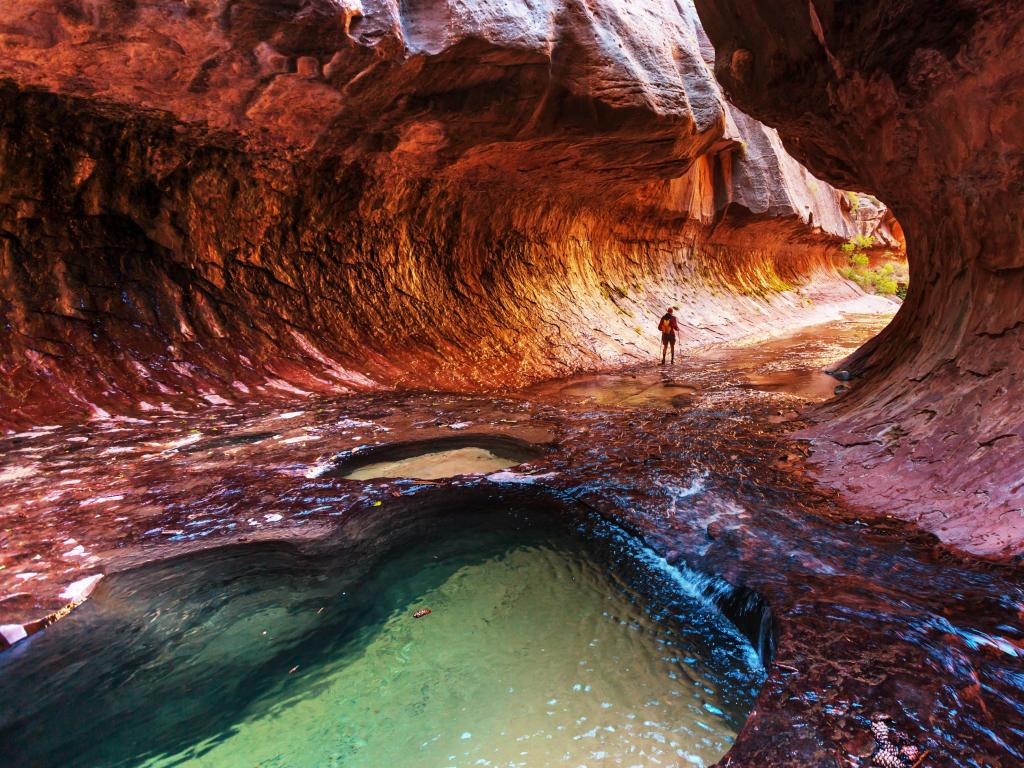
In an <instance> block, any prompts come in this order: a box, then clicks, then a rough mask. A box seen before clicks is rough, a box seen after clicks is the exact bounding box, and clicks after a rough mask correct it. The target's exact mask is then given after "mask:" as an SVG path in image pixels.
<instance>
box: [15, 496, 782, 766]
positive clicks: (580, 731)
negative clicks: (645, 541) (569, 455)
mask: <svg viewBox="0 0 1024 768" xmlns="http://www.w3.org/2000/svg"><path fill="white" fill-rule="evenodd" d="M576 527H579V526H578V525H577V524H572V525H566V524H563V523H561V522H559V523H557V524H556V523H554V522H553V521H551V520H549V519H547V518H546V517H545V516H543V515H542V516H540V519H538V517H537V516H535V515H529V514H524V513H515V512H504V511H502V512H493V511H491V512H487V513H480V514H467V513H466V512H465V511H464V510H463V511H461V512H460V513H459V514H458V515H455V516H448V515H445V514H442V515H437V516H432V517H430V518H429V519H425V520H422V521H415V522H412V523H408V522H406V523H403V524H402V525H400V526H398V527H397V528H395V529H394V530H392V529H391V528H390V527H389V526H385V527H383V528H373V529H372V530H368V531H364V532H363V533H361V534H360V535H359V536H358V537H356V538H358V541H341V542H337V543H336V544H335V546H334V547H333V548H332V549H331V550H330V552H327V551H318V552H317V553H316V554H311V553H309V552H301V551H299V550H298V549H296V548H294V547H291V546H287V545H249V546H243V547H233V548H230V549H222V550H217V551H213V552H207V553H203V554H199V555H194V556H190V557H184V558H179V559H176V560H174V561H171V562H166V563H163V564H159V565H153V566H147V567H145V568H142V569H138V570H135V571H131V572H128V573H125V574H122V575H120V576H115V577H111V578H108V579H107V580H106V581H105V582H103V583H102V584H103V586H102V587H101V588H100V590H99V591H98V592H97V593H96V595H95V598H94V599H93V600H92V601H90V602H89V603H87V604H86V605H85V606H83V608H82V609H80V610H79V611H77V612H75V613H74V614H73V615H72V616H71V617H70V618H69V619H67V620H65V621H63V622H60V623H59V624H57V625H55V626H54V627H52V628H51V629H49V630H47V631H46V632H44V633H43V634H41V635H38V636H36V637H34V638H32V639H31V640H30V641H28V642H26V643H24V644H23V645H21V646H18V647H17V648H16V649H15V650H14V651H12V652H10V653H7V654H5V655H4V656H3V657H2V659H0V701H2V704H0V742H2V743H3V744H4V745H5V751H6V752H8V759H9V760H10V761H11V764H12V765H24V766H28V765H32V766H58V765H59V766H71V765H75V766H79V765H80V766H171V765H186V764H187V765H189V766H209V767H210V768H214V767H216V768H242V767H243V766H244V767H245V768H251V767H252V766H288V767H289V768H322V767H323V766H351V767H352V768H381V767H383V766H409V767H410V768H414V767H416V768H418V767H421V766H422V768H437V767H439V766H459V767H462V766H524V767H525V766H548V765H571V766H619V765H622V766H665V765H709V764H711V763H713V762H715V761H716V760H718V759H719V758H720V757H721V756H722V755H723V754H724V753H725V751H726V750H728V748H729V746H730V745H731V743H732V741H733V738H734V736H735V734H736V732H737V730H738V729H739V727H740V726H741V725H742V723H743V721H744V719H745V717H746V714H747V713H748V712H749V709H750V707H751V706H752V702H753V698H754V696H755V695H756V692H757V690H758V687H759V686H760V683H761V682H762V679H763V670H762V667H761V664H760V662H759V660H758V659H757V656H756V654H755V653H754V652H753V649H752V648H751V646H750V645H749V643H748V642H747V641H746V640H745V639H744V638H743V637H742V636H741V635H740V634H739V633H738V632H737V631H736V630H735V629H734V628H733V626H732V625H731V624H730V623H729V622H728V621H727V620H726V619H725V618H724V617H723V616H722V615H721V614H719V613H718V612H717V611H716V610H714V609H713V608H712V607H710V606H709V604H707V603H706V602H705V601H703V600H702V599H701V598H700V597H699V596H697V595H696V594H695V593H693V592H692V590H691V589H690V588H689V587H688V585H687V583H686V582H685V579H683V578H682V577H681V576H680V574H679V573H678V572H675V571H674V570H673V569H671V568H669V567H668V566H667V565H666V564H665V563H664V561H660V560H659V559H658V558H656V557H655V556H654V555H653V554H652V553H650V552H649V551H646V550H644V549H643V548H642V547H640V546H638V545H637V544H636V543H635V542H634V541H633V540H631V539H630V537H628V536H626V535H625V534H623V533H621V532H619V531H617V530H616V529H613V528H609V527H606V526H604V525H597V524H588V525H586V526H582V530H575V529H574V528H576ZM420 609H429V610H430V611H431V612H430V613H429V614H428V615H425V616H423V617H422V618H414V613H415V612H416V611H418V610H420Z"/></svg>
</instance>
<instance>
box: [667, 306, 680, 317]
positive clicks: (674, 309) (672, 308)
mask: <svg viewBox="0 0 1024 768" xmlns="http://www.w3.org/2000/svg"><path fill="white" fill-rule="evenodd" d="M677 309H679V307H669V308H668V314H670V315H671V314H673V313H674V312H675V311H676V310H677Z"/></svg>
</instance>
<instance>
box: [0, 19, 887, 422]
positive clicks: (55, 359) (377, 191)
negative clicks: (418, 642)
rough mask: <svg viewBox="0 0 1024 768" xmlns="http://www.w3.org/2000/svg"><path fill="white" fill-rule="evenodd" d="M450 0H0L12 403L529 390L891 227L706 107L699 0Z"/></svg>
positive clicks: (726, 331) (714, 334)
mask: <svg viewBox="0 0 1024 768" xmlns="http://www.w3.org/2000/svg"><path fill="white" fill-rule="evenodd" d="M459 8H461V10H459V11H458V13H456V10H455V6H450V5H449V4H448V3H445V2H432V3H416V4H404V3H403V4H401V5H398V4H395V3H393V2H367V3H364V4H363V5H362V6H361V9H360V8H357V7H356V5H353V4H351V3H349V4H345V3H341V4H336V3H318V2H313V3H286V4H281V3H263V2H236V3H230V4H226V5H225V4H214V3H206V2H202V1H201V0H195V1H193V2H188V3H184V4H183V3H178V2H170V1H169V0H168V2H158V3H154V4H148V5H146V6H137V5H134V4H126V5H110V4H92V3H82V4H75V3H53V2H48V1H46V0H34V2H29V3H25V4H23V5H21V6H19V7H18V8H17V9H11V12H10V14H9V18H8V19H7V20H6V21H5V22H4V24H3V26H0V35H2V40H3V42H4V43H5V46H4V47H3V49H2V53H0V73H2V74H3V76H4V78H5V79H4V81H3V85H2V87H0V101H2V106H3V109H2V116H0V275H2V287H0V311H2V313H3V315H2V317H3V322H4V326H5V330H6V333H5V334H4V339H3V341H2V342H0V343H2V349H0V365H2V366H3V371H4V373H5V374H6V375H5V383H4V391H3V393H2V395H0V397H2V399H3V404H4V405H5V406H6V407H5V409H4V410H5V416H4V419H5V421H7V422H8V423H10V424H18V423H25V422H33V423H38V422H40V421H53V420H59V419H66V418H77V417H81V416H94V415H100V416H102V415H103V414H105V413H115V412H123V411H124V410H125V409H126V408H130V409H134V410H137V409H139V408H141V409H143V410H150V409H166V408H171V407H180V406H182V405H188V404H192V405H194V404H195V402H196V400H197V397H196V396H198V399H199V402H202V401H203V400H204V399H205V401H206V402H210V403H219V402H222V401H224V400H237V399H242V400H248V399H258V398H267V397H275V396H281V397H295V396H298V395H302V394H303V393H307V392H335V393H337V392H348V391H353V390H361V389H369V388H375V387H381V386H400V387H412V388H415V387H435V388H442V389H455V390H473V389H481V388H497V387H505V386H509V385H517V384H525V383H527V382H529V381H532V380H535V379H537V378H538V377H541V376H550V375H557V374H563V373H568V372H571V371H574V370H581V369H585V368H594V367H598V366H602V365H611V364H614V363H618V362H622V361H627V360H636V359H639V358H643V357H644V356H646V355H648V354H652V353H653V351H654V349H653V347H654V346H656V338H655V337H654V335H653V334H652V333H651V328H650V326H651V325H652V319H653V318H656V317H657V316H658V315H659V314H660V312H661V311H663V307H664V306H665V305H666V304H668V303H674V304H680V305H683V306H684V310H685V311H684V313H683V315H684V317H683V323H684V326H686V327H687V333H686V337H687V338H688V339H689V340H690V341H691V342H692V343H700V342H710V341H714V340H718V339H721V338H728V337H730V336H736V335H739V334H742V333H745V332H749V331H751V330H754V329H756V328H758V327H766V326H767V325H768V324H772V323H775V324H777V323H781V322H784V321H785V318H786V316H787V314H788V313H790V312H791V311H792V309H793V307H794V306H796V305H798V304H800V303H804V302H805V301H806V298H808V297H811V298H814V297H817V296H819V295H822V294H830V296H831V297H833V298H834V295H835V293H836V291H837V290H838V291H839V292H840V293H842V290H843V289H840V288H837V285H838V283H837V282H836V281H835V274H834V271H833V270H832V266H831V259H832V255H833V253H835V252H836V249H837V246H838V245H839V244H840V243H842V242H843V240H845V239H846V238H847V237H849V236H850V234H852V233H853V232H855V231H858V228H860V229H862V228H863V227H864V226H869V227H875V228H879V230H878V231H880V232H883V233H885V234H886V236H887V237H888V230H887V229H886V226H885V222H884V221H882V220H881V218H879V219H878V220H875V221H870V222H866V223H865V222H863V221H859V222H858V221H854V220H852V219H851V217H850V213H849V211H848V210H845V209H844V208H843V206H842V205H841V195H839V194H838V193H837V192H836V191H835V190H834V189H832V188H831V187H829V186H828V185H827V184H824V183H819V182H817V181H816V180H815V179H814V178H813V177H812V176H810V174H808V173H807V171H806V170H805V169H804V168H802V167H801V166H799V164H797V163H796V162H795V161H793V160H792V158H790V157H789V156H788V155H786V153H785V151H784V150H783V149H782V145H781V142H780V141H779V139H778V136H777V135H776V134H775V133H774V132H773V131H771V130H769V129H766V128H765V127H764V126H762V125H761V124H760V123H757V122H756V121H754V120H751V119H750V118H747V117H746V116H745V115H743V114H742V113H739V112H738V111H736V110H734V109H733V108H731V107H730V106H729V105H728V104H727V103H726V102H725V100H724V99H723V97H722V94H721V92H720V90H719V88H718V85H717V83H716V82H715V80H714V78H713V76H712V75H711V72H710V56H711V51H710V45H709V44H708V42H707V40H706V38H705V37H704V36H703V32H702V30H701V29H700V26H699V23H698V21H697V19H696V16H695V14H694V12H693V9H692V7H683V8H682V9H680V7H679V6H677V5H676V4H674V3H673V4H670V5H666V4H659V3H653V4H650V5H649V6H648V5H645V6H633V5H629V6H626V5H624V4H620V3H614V2H608V3H602V4H582V3H575V2H573V3H565V4H561V3H551V4H538V5H537V6H536V7H533V8H532V9H530V8H525V7H520V6H519V5H517V4H504V3H497V2H480V3H477V4H475V5H474V6H473V7H472V8H471V9H468V10H467V9H466V8H465V7H463V6H459ZM830 281H831V282H830ZM800 285H803V286H805V292H804V295H802V296H797V295H796V294H795V293H794V292H792V291H789V290H788V289H790V288H792V287H794V286H800ZM846 290H847V291H848V290H849V289H846ZM830 292H831V293H830ZM847 295H852V293H848V294H847Z"/></svg>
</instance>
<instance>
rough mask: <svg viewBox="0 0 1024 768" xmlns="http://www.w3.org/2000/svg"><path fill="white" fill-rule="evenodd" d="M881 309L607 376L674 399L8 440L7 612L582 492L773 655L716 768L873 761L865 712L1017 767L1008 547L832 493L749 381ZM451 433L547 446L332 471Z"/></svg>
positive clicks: (951, 747) (292, 418)
mask: <svg viewBox="0 0 1024 768" xmlns="http://www.w3.org/2000/svg"><path fill="white" fill-rule="evenodd" d="M884 323H885V318H876V319H874V320H871V319H868V318H864V319H863V320H862V321H858V322H855V323H850V324H848V325H847V326H845V329H846V330H845V334H844V331H843V330H842V329H840V328H839V327H836V326H832V327H825V328H818V329H815V330H814V331H813V332H810V331H809V332H807V333H806V334H804V335H803V336H802V337H797V338H795V339H790V343H789V348H790V350H791V353H790V356H788V357H787V356H786V355H785V354H784V353H782V352H781V351H778V350H779V349H781V347H779V348H775V347H773V346H772V345H764V344H762V345H757V344H752V345H749V346H748V347H746V348H740V349H736V350H732V351H730V352H727V351H725V350H716V351H713V352H712V353H711V354H709V357H708V358H707V359H698V358H695V357H690V356H684V357H683V359H681V360H680V361H679V362H677V364H676V366H675V367H674V368H672V369H670V370H666V371H665V372H664V374H663V373H662V372H661V371H660V369H658V368H657V367H656V366H652V365H648V366H645V367H643V368H637V369H635V370H632V371H625V372H623V373H622V374H621V377H622V378H626V379H630V380H632V377H633V376H634V375H635V376H636V377H637V378H636V380H637V381H642V382H650V385H651V386H653V385H654V384H656V383H657V382H658V381H659V380H660V381H664V382H667V383H670V384H671V385H672V386H678V385H679V384H681V383H685V385H686V386H687V387H690V388H692V389H693V390H694V393H693V394H692V395H690V399H689V400H688V401H687V402H686V403H685V404H683V403H678V404H675V403H674V402H673V401H672V400H671V399H670V404H669V406H666V405H665V404H664V403H654V404H651V403H644V404H641V405H635V404H628V403H625V404H624V403H621V402H620V403H613V404H600V403H596V402H594V400H593V399H586V398H582V399H581V398H580V397H579V396H578V395H577V393H576V392H574V391H572V388H570V391H568V392H566V391H565V389H566V387H565V386H560V385H557V384H551V385H543V386H545V387H547V386H550V387H551V388H552V390H553V391H552V392H545V393H533V392H530V391H526V392H521V393H509V394H506V395H504V396H501V397H481V396H472V395H430V394H403V395H395V394H366V395H356V396H353V397H349V398H344V399H340V400H339V399H327V398H309V399H307V400H304V401H302V404H301V405H297V406H294V407H293V409H292V410H287V411H285V410H281V409H274V408H269V407H265V406H260V407H252V408H245V409H239V408H236V407H233V406H223V405H222V406H211V408H210V409H209V410H208V411H207V412H206V413H204V414H201V415H192V416H188V417H185V416H174V415H165V416H160V417H152V416H150V417H147V420H146V421H142V419H138V420H136V421H128V420H126V419H120V420H110V421H105V422H97V423H94V424H91V425H89V426H88V427H62V428H57V429H53V428H43V429H33V430H26V431H25V432H24V433H20V434H18V435H9V436H7V437H6V438H5V442H4V451H3V455H4V461H5V463H4V467H3V469H2V470H0V471H2V472H3V473H4V477H5V504H4V507H3V512H2V514H3V519H2V525H3V529H4V536H5V542H4V545H5V561H4V562H5V566H6V567H5V568H4V570H3V571H0V579H2V584H3V588H4V591H5V595H7V599H5V600H4V601H3V602H0V609H2V610H3V613H2V618H0V621H3V622H4V623H8V622H23V621H26V620H30V619H34V618H39V617H40V616H41V615H42V614H44V613H46V612H47V611H49V610H52V609H55V608H57V607H58V606H60V605H63V604H64V603H65V602H66V599H65V598H60V597H59V596H58V595H59V593H60V592H61V591H62V590H64V589H65V588H66V587H67V585H68V584H69V583H71V582H74V581H77V580H78V579H80V578H83V577H85V576H88V575H90V574H94V573H102V572H107V573H110V572H114V571H117V570H119V569H122V568H125V567H128V566H130V565H132V564H138V563H140V562H149V561H152V560H154V559H158V558H161V557H166V556H169V555H179V554H184V553H187V552H189V551H192V550H195V549H199V548H209V547H211V546H216V545H219V544H224V543H229V542H234V543H237V542H247V541H255V540H261V539H289V540H295V541H301V540H302V539H304V538H306V539H318V538H322V537H323V536H325V535H328V533H329V532H330V531H331V530H332V528H333V527H334V526H336V525H337V521H339V520H344V519H347V518H348V517H349V516H352V515H370V516H372V515H373V513H374V510H385V509H390V508H391V507H392V505H399V506H401V505H408V504H420V503H422V504H429V503H432V500H438V499H452V498H459V496H460V495H461V494H465V495H466V498H471V497H472V494H482V495H483V496H486V497H488V498H490V497H501V496H502V495H505V494H511V495H514V496H515V497H516V498H517V499H519V500H520V501H521V500H523V499H527V500H528V499H529V498H531V497H535V498H536V499H537V500H538V504H540V505H542V506H543V505H544V504H551V503H557V504H564V505H570V506H572V505H582V506H583V507H584V508H586V509H589V510H592V511H596V512H598V513H600V514H601V515H604V516H607V517H608V518H610V519H612V520H615V521H617V522H618V523H619V524H621V525H624V526H626V527H628V528H629V529H631V530H634V531H636V532H638V533H639V534H640V535H641V536H642V537H643V538H644V539H645V540H646V541H647V543H648V544H649V545H651V546H652V547H654V548H655V549H656V550H657V551H658V552H660V553H662V554H663V555H664V556H665V557H666V558H667V559H668V560H670V561H671V562H673V563H676V564H677V567H682V568H687V569H692V570H694V571H697V572H702V573H704V574H707V575H708V579H707V585H708V586H707V588H708V590H709V593H710V594H712V595H714V596H715V597H716V599H717V600H718V601H719V603H720V604H721V605H722V607H723V610H725V611H726V613H727V614H728V615H730V616H731V617H732V618H733V620H734V621H735V622H736V623H737V625H738V626H739V627H740V628H741V629H743V630H744V631H745V632H746V633H747V634H748V636H749V637H751V639H752V640H753V641H754V643H755V645H756V646H758V647H760V648H761V649H762V652H763V653H765V654H766V656H768V657H772V658H773V659H774V663H773V664H772V665H771V666H770V675H769V678H768V681H767V683H766V684H765V687H764V689H763V691H762V693H761V695H760V697H759V699H758V702H757V705H756V707H755V710H754V712H753V714H752V715H751V716H750V719H749V721H748V722H747V725H746V726H745V728H744V729H743V731H742V732H741V734H740V737H739V739H738V741H737V743H736V745H735V747H734V748H733V750H732V751H731V752H730V754H729V755H727V756H726V758H725V759H724V761H723V763H722V764H723V765H729V766H751V767H753V766H763V765H793V766H822V765H824V766H847V765H863V766H867V765H869V764H870V762H869V759H870V755H871V752H872V750H873V748H874V744H875V742H874V739H873V737H872V733H871V730H870V724H871V720H870V718H871V715H872V714H874V713H875V712H878V711H884V712H887V713H889V714H891V715H892V716H893V728H894V729H896V730H898V731H900V732H901V733H904V734H906V736H907V738H908V739H910V740H912V741H913V743H914V744H916V745H917V746H919V747H920V748H921V749H922V750H925V749H928V750H930V753H929V756H928V758H927V760H928V762H926V763H925V764H926V765H936V766H939V765H977V766H999V767H1000V768H1002V767H1004V766H1011V765H1017V764H1019V762H1020V760H1021V757H1022V755H1024V736H1022V733H1021V731H1020V728H1019V726H1018V725H1017V724H1019V723H1020V722H1021V716H1022V713H1024V686H1022V684H1021V672H1022V668H1024V667H1022V658H1024V628H1022V625H1021V615H1022V612H1024V593H1022V591H1021V586H1020V585H1021V580H1020V569H1019V565H1017V566H1014V565H1013V564H1011V563H997V562H994V561H979V560H975V559H972V558H971V557H969V556H965V555H962V554H957V553H955V552H954V551H952V550H950V549H949V548H947V547H945V546H943V545H942V544H941V543H940V542H939V541H937V540H936V539H935V538H934V537H932V536H931V535H929V534H925V533H922V532H920V531H919V530H916V529H913V528H911V527H909V526H907V525H906V524H905V523H903V522H901V521H898V520H897V519H895V518H892V517H884V516H882V517H880V516H877V515H873V514H871V513H870V512H869V511H867V510H862V509H858V508H856V507H850V506H849V505H847V504H845V503H844V502H843V501H842V500H841V499H840V498H839V497H838V496H837V495H836V494H835V493H833V492H829V491H823V490H822V489H821V488H820V487H819V486H816V485H815V484H814V482H813V481H812V480H811V479H810V478H809V477H808V476H807V475H806V473H805V469H804V456H805V455H806V454H807V452H808V450H809V445H808V444H807V443H806V442H794V441H792V440H791V439H789V438H787V437H786V430H788V429H791V428H792V427H794V426H796V425H799V423H800V422H799V418H798V417H797V416H796V415H795V413H794V411H795V410H796V409H798V408H801V407H802V406H804V405H805V404H806V403H807V402H808V398H807V397H806V395H795V394H788V393H785V392H780V391H778V390H777V389H771V390H768V391H764V390H759V389H752V388H750V387H749V386H745V385H746V384H747V380H748V378H749V376H750V374H751V372H752V371H753V370H758V371H761V372H763V373H765V375H768V374H770V373H771V371H770V370H768V371H765V368H770V367H775V368H776V369H777V370H784V371H794V370H799V369H803V370H805V371H806V370H808V369H810V370H813V371H817V372H819V373H820V372H822V371H823V370H824V369H826V368H829V367H830V364H831V363H832V362H833V361H834V360H836V359H837V358H839V357H842V356H843V354H845V353H846V351H847V350H849V349H850V348H851V347H852V346H854V345H856V344H858V343H860V342H861V340H862V339H863V337H864V336H866V335H869V334H870V333H873V332H875V331H877V329H878V328H879V327H881V326H882V325H883V324H884ZM652 371H653V372H652ZM820 375H825V374H823V373H820ZM569 383H570V382H565V384H569ZM851 383H852V384H853V385H854V386H858V385H857V383H856V382H851ZM648 389H649V387H648ZM780 412H781V413H782V414H787V413H789V414H790V415H789V416H785V415H784V416H781V417H780V416H779V413H780ZM132 418H135V417H132ZM783 419H784V421H783ZM462 429H465V430H469V429H472V430H474V431H475V432H485V433H488V434H495V435H507V436H510V437H514V438H516V439H519V440H523V441H526V442H528V443H553V444H554V446H555V447H554V448H553V449H552V450H551V452H550V453H549V454H547V455H545V456H543V457H542V458H539V459H537V460H534V461H532V462H530V463H528V464H526V465H524V466H522V467H518V468H516V469H515V470H514V471H504V472H499V473H495V474H492V475H490V476H488V477H475V478H473V477H461V478H454V479H450V480H438V481H430V482H423V481H416V480H393V481H369V482H357V481H344V480H339V479H334V478H330V477H327V476H325V474H324V471H325V470H326V469H327V468H328V467H330V466H332V463H333V461H334V459H335V457H336V456H337V455H338V454H340V453H343V452H346V451H351V450H352V449H353V448H354V447H355V446H357V445H385V444H388V443H395V442H401V441H403V440H408V439H413V438H415V439H417V440H419V439H434V438H446V437H450V436H452V435H453V434H458V433H459V432H460V430H462ZM253 436H255V437H253ZM12 459H13V460H12ZM517 503H519V502H517ZM382 514H383V511H382ZM719 580H721V581H719ZM726 582H728V584H731V585H733V587H735V589H734V588H731V587H728V586H726ZM19 595H20V596H19ZM765 605H767V606H768V607H769V608H770V611H771V612H770V614H769V613H766V612H765V610H764V608H765ZM766 622H767V623H766ZM29 642H31V640H29ZM773 651H774V653H773Z"/></svg>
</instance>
